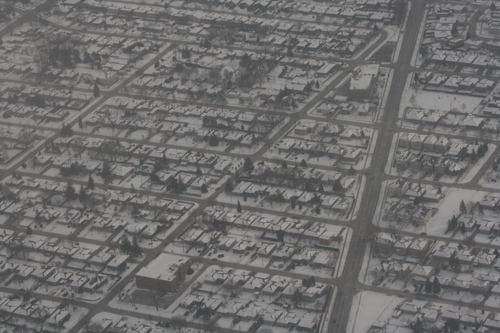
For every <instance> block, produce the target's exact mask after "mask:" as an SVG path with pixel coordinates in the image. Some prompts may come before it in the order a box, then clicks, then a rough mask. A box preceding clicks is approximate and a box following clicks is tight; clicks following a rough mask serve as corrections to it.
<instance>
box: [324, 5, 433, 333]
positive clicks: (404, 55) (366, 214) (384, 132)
mask: <svg viewBox="0 0 500 333" xmlns="http://www.w3.org/2000/svg"><path fill="white" fill-rule="evenodd" d="M410 2H411V11H410V14H409V16H408V22H407V26H406V29H405V34H404V37H403V44H402V47H401V53H400V55H399V58H398V61H397V62H396V63H395V64H394V66H393V68H394V71H395V73H394V77H393V81H392V84H391V86H390V90H389V95H388V96H389V97H388V100H387V103H386V106H385V112H384V113H383V115H382V118H381V121H380V122H379V123H378V124H377V125H376V129H377V130H378V131H379V137H378V141H377V143H376V146H375V150H374V153H373V156H374V158H373V160H372V165H371V168H370V174H371V176H370V177H369V178H368V180H367V183H366V187H365V190H364V194H363V197H362V199H361V200H362V203H361V206H360V207H363V209H361V210H360V212H359V214H358V218H357V220H356V221H355V222H354V223H353V224H352V226H353V236H352V241H351V245H350V248H349V252H348V255H347V260H346V268H345V270H344V272H343V274H342V275H341V277H340V281H339V284H338V287H339V295H338V297H337V299H336V300H335V307H334V312H333V315H332V322H331V324H330V326H329V332H331V333H341V332H345V331H346V328H347V323H348V319H349V312H350V310H351V305H352V299H353V296H354V295H355V294H356V292H357V289H356V283H357V281H358V276H359V272H360V270H361V265H362V262H363V257H364V253H365V248H366V244H367V241H366V240H367V239H368V237H369V236H370V234H371V233H372V232H373V230H374V227H373V226H372V224H371V222H372V218H373V216H374V215H375V212H376V208H377V201H378V196H379V192H380V187H381V183H382V181H383V180H384V175H385V174H384V168H385V165H386V163H387V161H388V159H389V156H388V155H389V148H390V147H391V141H392V136H393V133H394V132H395V131H397V121H398V112H399V106H400V103H401V98H402V95H403V91H404V88H405V85H406V81H407V78H408V74H409V72H410V70H411V64H410V61H411V58H412V54H413V50H414V49H415V45H416V44H417V38H418V32H419V27H420V24H421V22H422V20H423V19H424V11H425V4H424V3H423V1H419V0H411V1H410ZM334 321H335V322H334Z"/></svg>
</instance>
